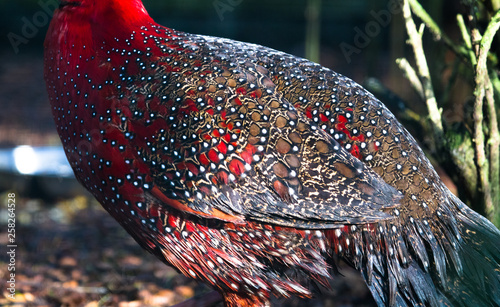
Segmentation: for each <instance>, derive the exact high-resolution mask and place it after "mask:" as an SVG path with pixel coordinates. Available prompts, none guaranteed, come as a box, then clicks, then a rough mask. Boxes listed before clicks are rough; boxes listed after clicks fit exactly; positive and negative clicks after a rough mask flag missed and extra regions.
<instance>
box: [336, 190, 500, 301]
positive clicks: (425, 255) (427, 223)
mask: <svg viewBox="0 0 500 307" xmlns="http://www.w3.org/2000/svg"><path fill="white" fill-rule="evenodd" d="M408 219H409V220H408V221H404V220H403V219H402V220H401V221H400V222H399V223H398V224H391V223H394V222H390V221H385V222H380V223H379V224H377V225H376V227H365V228H360V229H358V230H357V231H355V232H350V233H349V234H347V237H351V238H353V239H354V238H357V239H359V237H361V238H363V239H364V240H352V242H363V243H361V244H360V246H356V247H352V250H357V249H361V250H362V251H363V253H353V252H351V253H349V250H346V251H345V252H346V253H345V254H344V255H343V257H344V258H345V259H346V260H347V261H350V263H351V264H352V265H353V266H354V267H355V268H357V269H358V270H360V271H361V273H362V274H363V277H364V279H365V281H366V283H367V285H368V287H369V288H370V290H371V292H372V295H373V296H374V298H375V301H376V302H377V304H378V305H379V306H500V232H499V231H498V230H497V229H496V228H495V227H494V226H493V225H492V224H491V223H490V222H489V221H488V220H486V219H485V218H484V217H481V216H480V215H479V214H477V213H476V212H474V211H472V210H471V209H469V208H468V207H467V206H465V205H464V204H463V203H462V202H461V201H460V200H459V199H457V198H455V197H454V196H452V195H450V196H449V198H448V199H447V201H446V202H445V203H444V204H442V205H441V206H440V208H439V210H438V211H437V212H435V213H434V216H428V217H426V218H422V219H418V220H417V219H416V218H408ZM394 227H396V228H394ZM375 229H376V231H374V230H375ZM395 229H400V230H401V231H400V232H396V231H394V230H395ZM356 244H358V243H356Z"/></svg>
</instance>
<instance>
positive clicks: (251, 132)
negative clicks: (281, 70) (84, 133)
mask: <svg viewBox="0 0 500 307" xmlns="http://www.w3.org/2000/svg"><path fill="white" fill-rule="evenodd" d="M192 39H193V38H190V42H192ZM184 44H188V43H187V42H186V43H184ZM200 45H201V44H196V47H194V48H192V50H191V52H190V53H189V52H188V54H187V55H186V56H183V57H182V58H181V57H176V56H175V54H172V55H166V56H165V57H163V58H159V59H157V60H156V63H158V64H155V65H153V66H154V67H153V69H151V68H148V69H143V70H142V71H143V72H142V73H141V74H139V75H137V77H134V78H136V79H135V80H134V79H130V78H129V79H128V86H126V87H124V88H126V90H127V93H126V96H127V97H128V100H129V109H130V113H131V114H135V115H136V116H134V117H132V119H131V120H130V123H129V127H128V128H129V129H130V130H131V131H133V132H134V133H135V134H136V135H137V137H136V138H135V139H134V140H135V141H133V143H132V144H133V146H135V147H136V152H137V158H138V159H140V160H142V161H143V163H145V164H146V165H147V166H148V169H149V175H150V177H151V186H150V187H149V188H150V190H149V194H150V195H152V196H154V197H156V199H158V200H160V201H161V202H162V203H164V204H165V205H168V206H171V207H174V208H176V209H178V210H181V211H185V212H188V213H191V214H195V215H198V216H202V217H207V218H216V219H221V220H225V221H231V222H236V223H237V222H240V221H243V220H245V219H247V220H257V221H262V222H267V223H273V224H278V225H283V226H294V227H311V228H326V227H332V226H334V225H337V226H338V225H339V224H344V223H368V222H374V221H379V220H383V219H388V218H390V217H391V216H390V215H389V214H387V213H385V212H384V209H388V208H394V207H396V206H398V203H399V198H400V193H399V192H397V191H396V190H395V189H394V188H392V187H391V186H389V185H388V184H386V183H385V182H384V181H383V180H382V179H381V178H380V177H379V176H378V175H377V174H376V173H375V172H373V171H372V170H370V169H369V168H367V167H366V166H365V165H364V164H363V163H362V162H360V161H359V160H358V159H356V158H355V157H354V156H352V154H351V153H349V152H348V151H346V150H345V149H343V148H342V146H340V145H339V144H338V143H337V141H335V140H334V139H333V138H332V137H331V136H330V135H328V134H327V133H326V132H324V131H322V130H321V129H320V128H319V126H318V125H317V124H316V123H314V122H312V121H310V120H309V118H307V117H306V116H305V115H304V114H301V113H300V112H299V111H298V110H297V109H296V108H295V107H294V104H295V103H296V102H295V101H287V100H286V99H285V98H284V96H283V95H282V93H280V91H278V90H277V88H276V86H275V84H274V83H273V81H272V80H271V79H270V78H269V73H268V71H267V69H265V68H264V67H262V66H259V65H256V64H255V63H251V62H249V61H245V57H244V56H241V55H236V56H235V55H231V54H224V53H218V54H215V52H213V50H212V49H213V48H210V45H208V46H207V47H206V48H203V47H202V48H200V47H199V46H200ZM183 47H184V49H186V46H183ZM141 65H144V66H148V65H149V64H147V63H141ZM139 71H140V70H139ZM139 78H140V79H139ZM140 80H142V81H144V80H146V81H147V83H144V82H142V83H141V82H139V81H140ZM148 186H149V185H148ZM385 211H386V210H385Z"/></svg>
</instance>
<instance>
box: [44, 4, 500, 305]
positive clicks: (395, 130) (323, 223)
mask: <svg viewBox="0 0 500 307" xmlns="http://www.w3.org/2000/svg"><path fill="white" fill-rule="evenodd" d="M127 18H128V19H127ZM109 20H116V23H114V24H109V22H108V21H109ZM127 20H130V22H129V21H127ZM45 78H46V82H47V89H48V92H49V96H50V100H51V105H52V108H53V114H54V118H55V120H56V124H57V129H58V131H59V134H60V136H61V140H62V143H63V145H64V148H65V150H66V154H67V156H68V160H69V161H70V163H71V165H72V167H73V169H74V171H75V174H76V176H77V178H78V179H79V180H80V182H81V183H82V184H83V185H84V186H85V187H86V188H87V189H88V190H89V191H90V192H91V193H93V194H94V196H95V197H96V198H97V199H98V200H99V201H100V202H101V203H102V205H103V206H104V208H105V209H106V210H108V211H109V212H110V214H112V215H113V216H114V217H115V218H116V219H117V220H118V222H120V223H121V224H122V225H123V226H124V227H125V229H127V231H128V232H129V233H130V234H131V235H132V236H133V237H134V238H135V239H136V240H137V241H138V242H139V244H141V245H142V246H143V247H144V248H145V249H147V250H148V251H150V252H152V253H154V254H155V255H156V256H158V257H159V258H160V259H162V260H163V261H165V262H167V263H168V264H170V265H172V266H174V267H176V268H177V269H178V270H179V271H180V272H182V273H183V274H185V275H187V276H190V277H193V278H196V279H199V280H202V281H204V282H206V283H208V284H210V285H211V286H212V287H214V288H215V289H217V290H219V291H220V292H221V293H223V294H224V297H225V300H226V305H228V306H236V305H247V306H266V305H268V304H269V297H270V295H271V294H275V295H282V296H289V295H299V296H306V297H307V296H310V295H311V294H312V293H311V290H310V289H309V283H310V282H311V281H314V282H317V283H321V284H323V285H327V279H328V278H330V277H331V274H332V272H333V270H332V267H331V265H332V263H334V260H333V259H336V258H337V257H341V258H342V259H344V260H346V261H347V262H348V263H350V264H351V265H353V266H354V267H355V268H357V269H358V270H359V271H360V272H362V274H363V276H364V277H365V280H366V282H367V284H368V286H369V287H370V289H371V291H372V293H373V295H374V297H375V299H376V301H377V303H378V304H379V305H381V306H383V305H391V306H392V305H398V306H413V305H430V306H441V305H450V306H451V305H458V306H462V305H463V306H476V305H477V304H480V305H483V306H487V305H495V304H498V303H499V302H500V294H499V293H500V269H499V262H500V259H499V258H500V256H499V255H500V250H499V246H500V245H499V244H498V243H499V238H500V235H499V233H498V230H496V229H495V228H494V227H493V226H492V225H491V224H490V223H489V222H487V221H486V220H485V219H483V218H481V217H480V216H478V215H477V214H476V213H474V212H473V211H471V210H470V209H468V208H467V207H465V206H464V205H463V204H462V203H461V202H460V200H458V199H457V198H455V197H454V196H453V195H451V193H450V192H449V191H448V190H447V189H446V188H445V187H444V185H443V184H442V183H441V181H440V180H439V177H438V176H437V174H436V172H435V171H434V169H433V168H432V166H431V165H430V163H429V162H428V160H427V159H426V158H425V156H424V154H423V152H422V151H421V150H420V148H419V147H418V145H417V143H416V142H415V140H414V139H413V138H412V137H411V136H410V135H409V134H408V132H407V131H406V130H405V129H404V128H403V127H402V126H401V125H400V124H399V123H398V122H397V120H396V119H395V118H394V116H393V115H392V114H391V113H390V112H389V111H388V110H387V109H386V108H385V106H384V105H383V104H382V103H381V102H379V101H378V100H377V99H376V98H375V97H373V96H372V95H371V94H370V93H368V92H366V90H364V89H363V88H362V87H360V86H359V85H357V84H356V83H354V82H353V81H351V80H349V79H348V78H346V77H344V76H341V75H339V74H337V73H335V72H333V71H331V70H329V69H327V68H324V67H321V66H320V65H318V64H315V63H311V62H309V61H307V60H304V59H300V58H297V57H294V56H291V55H288V54H285V53H282V52H278V51H275V50H272V49H269V48H265V47H262V46H258V45H252V44H247V43H241V42H236V41H232V40H227V39H220V38H214V37H208V36H200V35H191V34H186V33H183V32H179V31H174V30H171V29H168V28H165V27H162V26H159V25H157V24H155V23H154V22H153V21H152V20H151V19H150V17H149V16H148V15H147V13H146V11H145V10H144V8H143V7H142V4H141V3H140V2H139V1H137V0H134V1H132V0H129V1H120V2H119V1H113V0H108V1H101V2H99V1H92V0H80V1H78V0H72V1H68V2H65V5H63V6H62V8H61V9H59V10H58V11H57V12H56V14H55V15H54V20H53V21H52V23H51V26H50V29H49V32H48V34H47V39H46V52H45ZM476 261H479V262H476ZM486 293H488V295H486Z"/></svg>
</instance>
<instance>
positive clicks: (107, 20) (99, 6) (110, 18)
mask: <svg viewBox="0 0 500 307" xmlns="http://www.w3.org/2000/svg"><path fill="white" fill-rule="evenodd" d="M56 15H62V16H64V17H71V18H74V19H77V20H80V21H89V22H93V23H95V24H108V25H109V24H112V23H114V22H120V21H127V23H135V22H137V21H143V20H144V19H145V18H146V19H149V15H148V12H147V11H146V9H145V8H144V5H143V4H142V1H141V0H61V1H60V4H59V9H58V10H57V11H56ZM56 17H58V16H56Z"/></svg>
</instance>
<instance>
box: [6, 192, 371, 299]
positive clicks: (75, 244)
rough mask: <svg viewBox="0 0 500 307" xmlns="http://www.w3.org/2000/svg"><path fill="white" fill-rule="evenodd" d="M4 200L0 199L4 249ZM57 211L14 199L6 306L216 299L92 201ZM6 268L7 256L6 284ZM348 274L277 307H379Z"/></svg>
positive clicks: (68, 203) (59, 205)
mask: <svg viewBox="0 0 500 307" xmlns="http://www.w3.org/2000/svg"><path fill="white" fill-rule="evenodd" d="M6 198H7V194H6V193H3V194H0V200H1V202H2V205H1V208H2V211H1V223H0V225H1V227H2V228H1V232H0V244H1V245H2V247H3V248H2V249H4V248H5V249H6V247H7V244H8V243H7V224H6V221H7V216H6V213H7V211H6V206H5V204H6V203H7V201H6ZM54 203H55V204H54ZM54 203H50V204H48V203H46V202H43V201H40V200H36V199H24V198H22V197H19V196H17V197H16V228H15V229H16V244H17V248H16V255H15V268H16V271H15V273H16V277H15V279H16V294H15V299H11V298H9V297H8V294H9V293H8V290H7V286H6V283H5V282H3V283H2V289H1V293H2V295H1V296H0V305H1V306H120V307H132V306H134V307H135V306H172V305H174V304H177V303H179V302H182V301H184V300H185V299H188V298H191V297H193V296H194V295H199V294H203V293H206V292H209V291H210V289H208V288H207V287H206V286H204V285H203V284H201V283H197V282H195V281H192V280H191V279H189V278H186V277H184V276H182V275H180V274H178V273H177V272H176V271H175V270H174V269H172V268H170V267H168V266H166V265H164V264H163V263H162V262H160V261H159V260H157V259H156V258H155V257H153V256H152V255H150V254H148V253H147V252H145V251H144V250H142V248H140V247H139V245H138V244H137V243H136V242H135V241H134V240H133V239H132V238H131V237H130V236H129V235H128V234H127V233H126V232H125V231H124V230H123V229H122V228H121V227H120V226H119V225H118V223H117V222H116V221H114V220H113V219H112V218H111V217H110V216H109V215H108V214H107V213H106V212H105V211H104V210H103V209H101V207H100V205H99V204H97V203H95V202H93V201H91V200H89V198H87V197H76V198H73V199H71V200H65V201H57V202H54ZM8 261H10V258H9V257H8V255H7V254H6V253H5V252H3V253H2V255H1V257H0V276H1V279H2V280H5V281H7V280H8V279H9V274H10V272H8ZM342 274H343V275H344V277H341V276H339V277H337V278H335V280H333V281H332V287H333V290H321V291H322V293H321V294H320V295H319V298H318V299H315V300H311V301H310V300H301V299H297V298H291V299H287V300H285V299H276V300H275V301H274V302H273V306H305V305H306V304H307V305H308V306H310V307H313V306H318V307H320V306H346V307H347V306H374V303H373V300H372V298H371V296H370V294H369V292H368V290H367V288H366V286H365V285H364V283H363V281H362V279H361V277H360V276H359V275H358V274H357V273H356V272H355V271H352V270H350V269H349V268H347V267H346V268H342ZM220 306H222V304H221V305H220Z"/></svg>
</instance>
